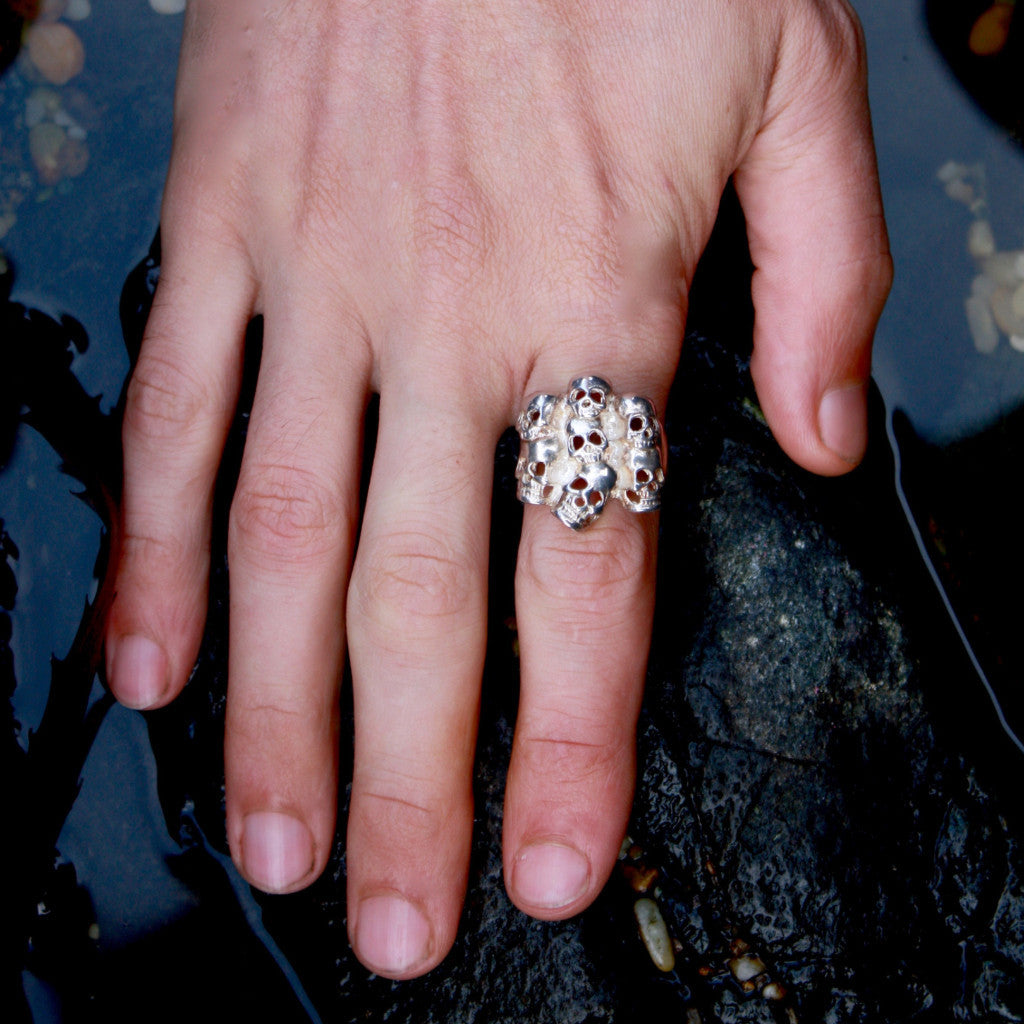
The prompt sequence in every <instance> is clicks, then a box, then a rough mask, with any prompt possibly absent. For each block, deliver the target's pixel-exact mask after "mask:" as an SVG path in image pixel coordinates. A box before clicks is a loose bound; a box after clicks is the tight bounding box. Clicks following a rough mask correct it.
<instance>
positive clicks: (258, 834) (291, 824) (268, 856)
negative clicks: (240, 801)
mask: <svg viewBox="0 0 1024 1024" xmlns="http://www.w3.org/2000/svg"><path fill="white" fill-rule="evenodd" d="M242 865H243V867H244V870H245V877H246V878H248V879H249V881H250V882H252V884H253V885H255V886H256V887H257V888H258V889H262V890H263V891H264V892H284V891H285V890H287V889H291V888H292V887H294V886H295V884H296V883H298V882H301V881H302V879H304V878H305V877H306V876H307V875H309V874H310V873H311V872H312V870H313V837H312V835H310V832H309V829H308V828H306V826H305V824H304V823H303V822H301V821H299V819H298V818H293V817H292V816H291V815H290V814H281V813H279V812H278V811H255V812H254V813H252V814H249V815H246V818H245V821H244V822H243V824H242Z"/></svg>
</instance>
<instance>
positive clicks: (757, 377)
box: [735, 2, 892, 475]
mask: <svg viewBox="0 0 1024 1024" xmlns="http://www.w3.org/2000/svg"><path fill="white" fill-rule="evenodd" d="M804 7H805V9H806V8H811V9H812V10H813V12H814V13H813V14H812V15H809V16H805V23H801V24H800V25H799V26H796V27H794V28H793V29H792V31H790V32H789V33H788V34H786V35H784V37H783V41H782V44H781V52H780V56H779V62H778V65H777V67H778V71H777V73H776V76H775V80H774V82H773V87H772V91H771V94H770V95H769V99H768V105H767V107H766V113H765V118H764V120H763V122H762V125H761V128H760V130H759V132H758V134H757V135H756V136H755V138H754V141H753V143H752V145H751V147H750V149H749V150H748V151H747V154H746V156H745V158H744V159H743V161H742V163H741V165H740V167H739V168H738V169H737V171H736V175H735V183H736V190H737V193H738V195H739V198H740V202H741V203H742V205H743V209H744V213H745V216H746V219H747V232H748V236H749V241H750V252H751V258H752V259H753V262H754V268H755V269H754V277H753V283H752V289H753V299H754V309H755V319H754V354H753V357H752V360H751V373H752V375H753V378H754V383H755V386H756V387H757V393H758V398H759V400H760V402H761V406H762V409H763V410H764V413H765V416H766V418H767V420H768V423H769V425H770V426H771V428H772V431H773V433H774V434H775V437H776V438H777V440H778V442H779V444H780V445H781V446H782V448H783V449H784V450H785V451H786V452H787V453H788V454H789V455H790V456H791V457H792V458H793V459H794V460H795V461H796V462H798V463H800V465H802V466H804V467H805V468H806V469H809V470H812V471H814V472H816V473H823V474H828V475H833V474H839V473H843V472H846V471H847V470H848V469H850V468H851V467H852V466H854V465H856V464H857V462H859V461H860V459H861V457H862V455H863V454H864V449H865V447H866V444H867V383H868V376H869V373H870V366H871V343H872V338H873V335H874V330H875V326H876V325H877V323H878V318H879V316H880V315H881V312H882V307H883V305H884V304H885V299H886V296H887V295H888V292H889V287H890V285H891V283H892V259H891V256H890V254H889V242H888V237H887V235H886V230H885V221H884V217H883V213H882V200H881V195H880V192H879V185H878V170H877V166H876V163H875V152H874V144H873V141H872V137H871V122H870V116H869V113H868V103H867V88H866V78H867V75H866V63H865V57H864V46H863V38H862V36H861V32H860V25H859V23H858V22H857V20H856V16H855V15H854V14H853V13H852V11H850V10H849V9H848V8H846V7H845V6H841V5H840V4H839V3H838V2H837V3H834V4H832V3H829V4H814V5H804Z"/></svg>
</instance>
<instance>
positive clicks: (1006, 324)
mask: <svg viewBox="0 0 1024 1024" xmlns="http://www.w3.org/2000/svg"><path fill="white" fill-rule="evenodd" d="M989 305H990V306H991V307H992V316H993V317H995V321H996V323H997V324H999V329H1000V330H1001V331H1002V332H1003V334H1024V316H1017V314H1016V312H1015V310H1014V308H1013V292H1012V291H1010V289H1009V288H997V289H996V290H995V291H994V292H993V293H992V297H991V298H990V299H989Z"/></svg>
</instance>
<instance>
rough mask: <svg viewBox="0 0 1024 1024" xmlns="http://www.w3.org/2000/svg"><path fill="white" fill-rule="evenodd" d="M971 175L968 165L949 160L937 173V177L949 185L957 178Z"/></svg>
mask: <svg viewBox="0 0 1024 1024" xmlns="http://www.w3.org/2000/svg"><path fill="white" fill-rule="evenodd" d="M970 173H971V168H970V167H969V166H968V165H967V164H961V163H957V161H956V160H947V161H946V162H945V163H944V164H943V165H942V166H941V167H940V168H939V169H938V170H937V171H936V172H935V177H936V178H938V179H939V181H941V182H942V183H943V185H947V184H949V182H951V181H953V180H954V179H956V178H966V177H967V175H969V174H970Z"/></svg>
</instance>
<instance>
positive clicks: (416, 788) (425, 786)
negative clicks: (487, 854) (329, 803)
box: [353, 766, 467, 849]
mask: <svg viewBox="0 0 1024 1024" xmlns="http://www.w3.org/2000/svg"><path fill="white" fill-rule="evenodd" d="M466 802H467V795H466V794H463V793H460V792H457V791H454V790H452V789H451V787H448V786H442V785H440V784H439V783H438V782H437V780H435V779H433V778H432V777H430V776H429V775H427V774H425V773H423V772H409V771H406V770H403V769H402V768H400V767H391V768H388V767H385V766H377V767H376V768H375V769H374V770H373V772H372V773H369V772H367V773H360V774H359V775H358V776H357V778H356V779H355V780H354V782H353V803H354V804H356V805H357V806H358V809H359V813H360V815H361V817H363V819H364V820H369V821H372V822H373V827H374V829H376V830H377V831H378V833H379V834H381V835H386V836H389V837H391V840H392V841H393V842H394V845H397V846H399V847H407V848H412V849H415V848H422V846H421V844H426V845H428V846H434V845H435V844H436V842H437V838H438V836H439V834H443V833H445V832H448V831H449V830H450V829H451V825H452V820H453V818H455V817H458V816H459V815H461V814H463V813H464V811H465V805H466Z"/></svg>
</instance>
